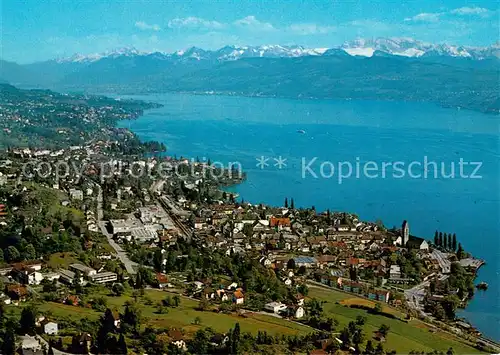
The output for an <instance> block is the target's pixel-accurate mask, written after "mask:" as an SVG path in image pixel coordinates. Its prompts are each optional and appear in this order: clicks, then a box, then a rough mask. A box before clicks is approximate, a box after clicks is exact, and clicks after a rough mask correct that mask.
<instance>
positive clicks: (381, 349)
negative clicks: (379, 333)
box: [375, 343, 384, 355]
mask: <svg viewBox="0 0 500 355" xmlns="http://www.w3.org/2000/svg"><path fill="white" fill-rule="evenodd" d="M383 353H384V346H383V345H382V343H378V344H377V347H376V348H375V355H382V354H383Z"/></svg>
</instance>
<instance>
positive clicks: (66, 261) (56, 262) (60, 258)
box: [47, 252, 80, 269]
mask: <svg viewBox="0 0 500 355" xmlns="http://www.w3.org/2000/svg"><path fill="white" fill-rule="evenodd" d="M78 262H80V261H78V259H77V255H76V254H75V253H70V252H67V253H54V254H52V255H51V256H50V259H49V260H48V261H47V266H49V267H50V268H52V269H59V268H63V269H67V268H68V267H69V265H71V264H74V263H78Z"/></svg>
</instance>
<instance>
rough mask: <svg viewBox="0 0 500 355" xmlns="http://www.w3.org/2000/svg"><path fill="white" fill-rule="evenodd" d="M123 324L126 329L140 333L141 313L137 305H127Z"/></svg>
mask: <svg viewBox="0 0 500 355" xmlns="http://www.w3.org/2000/svg"><path fill="white" fill-rule="evenodd" d="M122 324H123V325H124V326H125V329H127V328H129V329H132V330H133V331H134V332H135V333H137V332H138V331H139V328H140V325H141V311H140V310H139V308H138V307H137V305H136V304H134V303H131V302H127V303H125V312H124V313H123V317H122Z"/></svg>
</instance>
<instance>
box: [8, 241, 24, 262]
mask: <svg viewBox="0 0 500 355" xmlns="http://www.w3.org/2000/svg"><path fill="white" fill-rule="evenodd" d="M5 259H6V260H7V262H9V263H12V262H15V261H19V260H20V259H21V253H19V250H17V248H16V247H15V246H13V245H11V246H9V247H8V248H7V252H6V255H5Z"/></svg>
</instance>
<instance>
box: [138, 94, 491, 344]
mask: <svg viewBox="0 0 500 355" xmlns="http://www.w3.org/2000/svg"><path fill="white" fill-rule="evenodd" d="M169 93H172V94H187V95H196V94H194V93H192V92H186V93H180V92H169ZM155 94H159V95H161V94H163V93H146V96H147V95H155ZM198 95H199V96H212V95H207V94H198ZM131 96H138V95H137V94H135V95H133V94H132V95H131ZM217 96H230V97H233V96H235V95H224V94H222V95H217ZM246 97H254V96H246ZM255 98H267V99H271V98H274V97H262V96H257V97H255ZM285 99H286V98H285ZM143 100H147V99H145V98H143ZM325 100H326V99H325ZM315 101H316V100H315ZM339 101H350V100H339ZM409 102H410V103H411V101H409ZM429 104H432V105H436V103H433V102H429ZM437 106H439V107H442V106H441V105H437ZM145 111H148V110H145ZM472 111H475V110H472ZM476 112H477V111H476ZM481 113H484V112H481ZM144 114H145V113H144ZM144 114H143V115H144ZM143 115H142V116H143ZM139 118H141V117H139ZM130 130H131V129H130ZM131 132H133V131H132V130H131ZM141 140H142V139H141ZM165 143H167V142H165ZM183 157H184V156H183ZM245 181H249V179H248V178H247V179H245V180H243V181H240V182H238V183H235V184H230V185H227V186H224V189H222V190H221V191H226V192H230V193H235V194H237V195H238V196H240V197H242V198H245V196H242V195H241V194H240V192H239V191H238V186H240V185H241V184H242V183H243V182H245ZM226 188H229V189H231V190H232V191H227V190H226ZM245 202H250V203H252V201H251V200H246V199H245ZM264 204H265V205H268V206H271V205H272V204H271V205H269V204H268V203H264ZM475 260H477V261H478V264H477V265H476V267H475V270H474V281H476V279H477V276H478V273H479V271H480V269H481V268H482V266H484V265H486V261H485V260H483V259H476V258H475ZM473 298H474V297H472V298H471V299H469V300H468V301H467V305H466V306H465V307H464V308H463V309H464V310H466V309H467V308H468V306H469V302H470V301H471V300H472V299H473ZM457 318H458V317H457ZM457 320H458V319H457ZM467 321H468V322H469V324H472V323H471V321H470V320H468V319H467ZM483 338H484V337H483ZM489 340H490V341H492V342H495V343H496V341H495V340H492V339H489ZM496 344H497V343H496Z"/></svg>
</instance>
